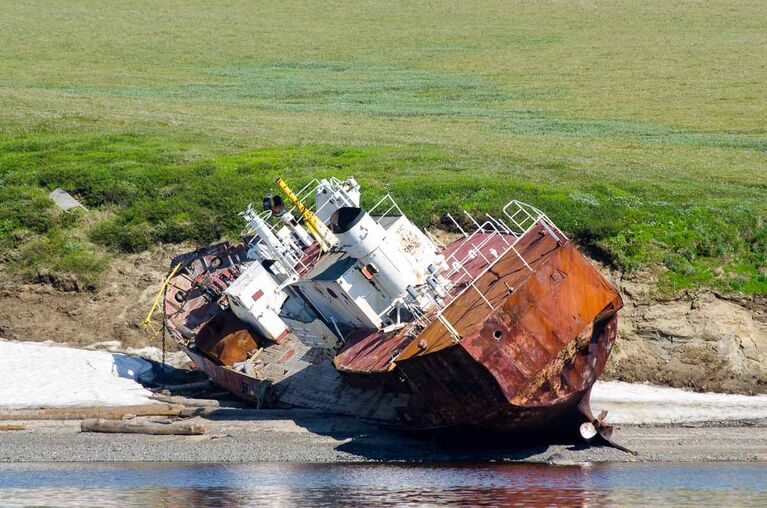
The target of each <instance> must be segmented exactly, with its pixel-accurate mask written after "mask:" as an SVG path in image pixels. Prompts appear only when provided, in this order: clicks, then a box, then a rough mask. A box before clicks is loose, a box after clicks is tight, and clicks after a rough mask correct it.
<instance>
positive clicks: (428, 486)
mask: <svg viewBox="0 0 767 508" xmlns="http://www.w3.org/2000/svg"><path fill="white" fill-rule="evenodd" d="M432 504H440V505H442V504H449V505H458V506H461V505H464V506H469V505H470V506H515V505H518V506H522V505H524V506H550V505H552V504H556V505H562V504H565V505H570V506H588V505H604V504H608V505H629V504H637V505H654V506H658V505H674V506H679V505H691V506H699V505H702V504H717V505H729V506H733V505H738V506H744V505H753V506H765V505H767V464H741V463H738V464H604V465H588V466H567V467H563V466H543V465H528V464H502V465H496V464H480V465H469V464H466V465H450V464H449V465H444V464H441V465H406V464H403V465H391V464H375V465H368V464H282V463H275V464H237V465H227V464H193V465H186V464H4V465H3V464H0V505H3V506H17V505H18V506H21V505H56V506H67V505H69V506H75V505H80V506H81V505H92V506H130V505H153V506H156V505H161V506H168V507H176V506H178V507H182V506H183V507H187V506H239V505H243V506H250V505H276V506H337V505H351V506H359V505H375V506H395V505H396V506H402V505H432Z"/></svg>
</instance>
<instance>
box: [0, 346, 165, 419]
mask: <svg viewBox="0 0 767 508" xmlns="http://www.w3.org/2000/svg"><path fill="white" fill-rule="evenodd" d="M151 369H152V365H151V364H150V363H149V362H147V361H146V360H144V359H142V358H137V357H133V356H127V355H124V354H119V353H109V352H106V351H86V350H83V349H76V348H71V347H66V346H61V345H55V344H52V343H35V342H11V341H4V340H0V407H1V408H7V409H21V408H37V407H67V406H69V407H71V406H94V405H107V406H120V405H133V404H147V403H150V402H154V401H153V400H151V399H150V398H149V396H150V395H151V392H150V391H149V390H147V389H145V388H144V387H143V386H141V385H140V384H139V383H138V382H136V379H138V378H139V377H140V376H141V375H145V374H148V373H149V371H150V370H151Z"/></svg>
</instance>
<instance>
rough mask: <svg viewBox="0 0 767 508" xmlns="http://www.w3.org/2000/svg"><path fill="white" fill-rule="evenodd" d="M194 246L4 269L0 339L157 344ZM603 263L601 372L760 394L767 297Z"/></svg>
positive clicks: (766, 367) (766, 379)
mask: <svg viewBox="0 0 767 508" xmlns="http://www.w3.org/2000/svg"><path fill="white" fill-rule="evenodd" d="M192 248H193V247H192V246H189V245H186V246H178V245H175V246H163V247H160V248H157V249H154V250H153V251H151V252H145V253H142V254H136V255H128V256H123V257H120V258H119V259H116V260H115V261H114V262H113V263H112V265H111V267H110V269H109V272H108V274H107V276H106V278H105V280H104V282H103V284H102V286H101V289H99V290H98V291H96V292H91V291H84V290H78V289H80V288H79V287H78V285H77V281H73V280H71V278H64V279H63V280H58V279H55V278H52V277H50V276H49V275H47V274H41V276H40V281H39V282H37V283H32V284H29V283H20V282H16V281H14V280H10V279H9V278H8V276H7V275H6V276H4V277H3V280H4V282H2V283H0V337H4V338H8V339H18V340H33V341H43V340H55V341H60V342H69V343H73V344H79V345H88V344H93V343H96V342H102V341H107V340H110V341H113V340H119V341H121V342H122V343H123V346H124V347H134V348H135V347H142V346H145V345H154V346H159V345H160V341H161V339H160V337H159V336H157V335H154V334H152V333H150V332H148V331H146V330H144V329H143V328H142V327H141V322H142V321H143V319H144V317H145V316H146V313H147V312H148V311H149V309H150V307H151V305H152V301H153V299H154V297H155V295H156V293H157V291H158V290H159V288H160V285H161V282H162V280H163V278H164V276H165V272H166V269H167V267H168V266H169V265H170V260H171V259H172V257H173V256H174V255H176V254H178V253H181V252H185V251H188V250H190V249H192ZM602 271H603V273H605V274H606V275H608V277H610V278H611V280H613V282H614V283H615V284H616V285H617V286H618V288H619V289H620V292H621V294H622V295H623V298H624V301H625V308H624V310H623V311H622V312H621V314H620V325H619V337H618V341H617V343H616V347H615V349H614V350H613V354H612V356H611V358H610V362H609V363H608V367H607V371H606V373H605V376H604V377H605V378H607V379H620V380H624V381H630V382H638V381H647V382H651V383H655V384H662V385H670V386H676V387H688V388H692V389H695V390H701V391H723V392H736V393H765V392H767V300H765V299H764V298H762V299H740V298H737V297H725V296H722V295H717V294H715V293H713V292H710V291H699V292H685V293H682V294H679V295H676V296H675V297H674V298H669V297H661V296H658V295H657V294H656V292H655V291H654V290H653V288H655V287H657V284H656V281H655V277H654V276H653V275H652V274H651V273H636V274H631V275H627V276H623V275H621V274H618V273H612V272H609V271H608V270H605V269H603V270H602ZM169 348H170V349H172V345H171V344H169ZM30 361H32V360H31V359H30Z"/></svg>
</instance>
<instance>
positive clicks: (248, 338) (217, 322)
mask: <svg viewBox="0 0 767 508" xmlns="http://www.w3.org/2000/svg"><path fill="white" fill-rule="evenodd" d="M194 342H195V345H196V346H197V348H198V349H200V350H201V351H202V352H203V353H205V354H206V355H207V356H208V357H210V358H211V359H213V360H215V361H218V362H219V363H221V364H223V365H227V366H230V367H231V366H232V365H234V364H235V363H238V362H243V361H245V360H247V359H248V358H249V357H250V355H252V354H253V352H254V351H255V350H256V349H258V341H257V339H256V337H255V336H254V335H253V334H252V333H251V332H250V330H249V329H248V328H247V327H246V326H245V325H244V324H243V323H242V322H241V321H240V320H239V319H237V318H236V317H235V316H234V315H232V314H231V313H229V312H222V313H220V314H218V315H217V316H216V317H214V318H213V319H211V320H210V321H209V322H208V323H207V324H206V325H205V326H204V327H203V328H202V330H200V333H199V334H198V335H197V337H196V338H195V341H194Z"/></svg>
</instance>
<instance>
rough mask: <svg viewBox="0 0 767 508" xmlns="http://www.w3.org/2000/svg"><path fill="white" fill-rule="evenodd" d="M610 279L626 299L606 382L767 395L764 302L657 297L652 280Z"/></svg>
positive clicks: (694, 295) (706, 295) (706, 294)
mask: <svg viewBox="0 0 767 508" xmlns="http://www.w3.org/2000/svg"><path fill="white" fill-rule="evenodd" d="M611 279H612V280H613V282H614V283H615V284H616V286H618V288H619V290H620V292H621V295H622V296H623V299H624V303H625V307H624V309H623V311H622V312H621V315H620V316H621V317H620V324H619V335H618V342H617V343H616V347H615V348H614V349H613V353H612V355H611V357H610V361H609V363H608V366H607V371H606V372H605V377H606V378H612V379H620V380H623V381H629V382H637V381H647V382H650V383H653V384H659V385H669V386H675V387H686V388H692V389H695V390H699V391H716V392H730V393H750V394H754V393H765V392H767V299H764V298H744V297H736V296H725V295H720V294H718V293H716V292H713V291H709V290H701V291H687V292H682V293H680V294H678V295H675V296H674V297H673V298H669V297H660V296H658V295H657V294H656V293H655V291H654V290H653V288H655V287H656V284H655V278H654V277H653V275H652V274H649V273H640V274H632V275H630V276H620V275H617V276H616V274H612V276H611Z"/></svg>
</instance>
